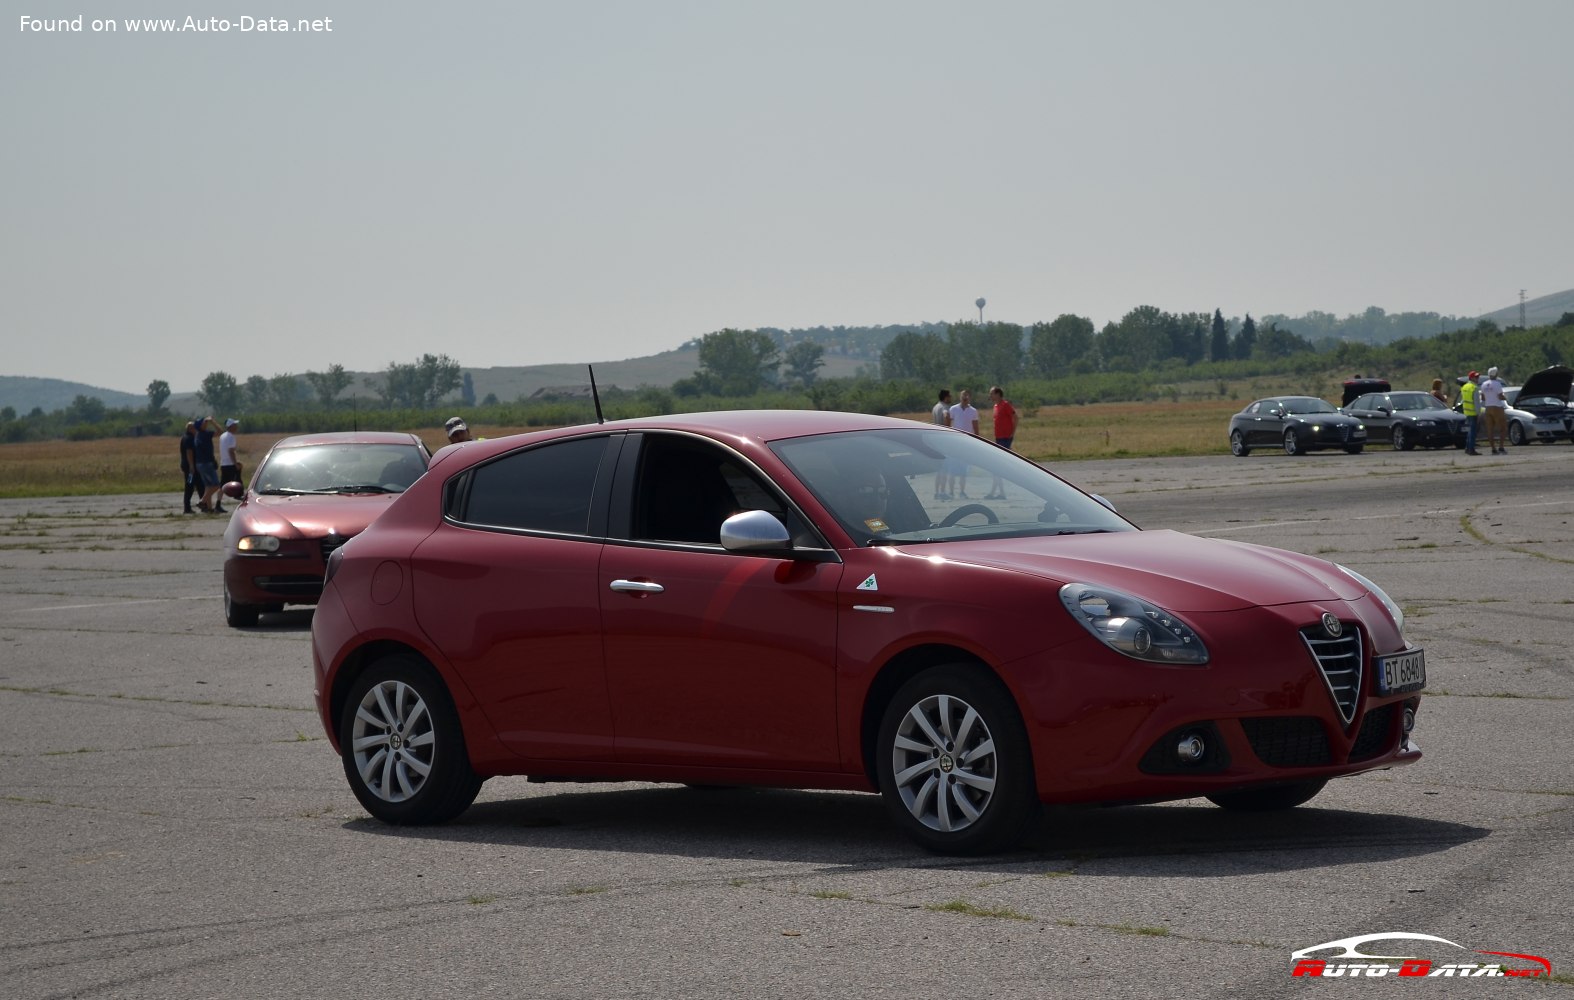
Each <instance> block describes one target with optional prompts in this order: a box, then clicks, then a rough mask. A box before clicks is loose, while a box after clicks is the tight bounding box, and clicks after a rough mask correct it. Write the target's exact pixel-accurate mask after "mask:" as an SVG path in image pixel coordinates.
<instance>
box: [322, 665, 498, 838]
mask: <svg viewBox="0 0 1574 1000" xmlns="http://www.w3.org/2000/svg"><path fill="white" fill-rule="evenodd" d="M339 749H340V754H341V757H342V759H343V762H344V776H345V777H346V778H347V779H349V782H350V789H351V790H352V791H354V792H355V797H356V798H357V799H360V801H361V805H362V806H364V807H365V809H366V811H367V812H369V813H371V814H372V815H373V816H375V817H376V818H378V819H380V820H382V821H383V822H384V823H392V824H394V825H397V826H419V825H425V824H430V823H446V822H447V821H448V820H451V819H453V818H454V817H455V816H458V815H459V814H460V813H462V812H464V811H465V810H466V809H468V808H469V807H470V803H472V802H474V801H475V797H476V794H477V793H479V792H480V791H481V781H482V779H481V778H480V777H479V776H477V775H476V773H475V771H474V770H473V769H472V768H471V767H470V755H469V753H468V752H467V751H466V749H465V737H464V730H463V728H462V727H461V726H460V724H459V713H458V712H457V711H456V710H455V709H454V702H453V699H452V698H451V697H449V694H448V688H447V687H446V686H444V684H443V681H442V678H441V677H439V676H438V674H437V671H435V670H433V669H432V668H431V667H430V666H429V665H427V664H426V663H425V662H423V661H421V660H419V659H417V658H416V657H414V656H410V655H407V654H401V655H395V656H388V657H384V658H383V659H381V660H378V661H376V662H375V663H373V664H372V665H371V666H369V667H367V668H366V670H365V671H364V672H363V673H362V674H361V676H359V677H357V678H356V679H355V683H354V684H353V685H351V687H350V694H349V697H347V698H346V699H345V702H344V709H343V712H342V714H341V717H340V719H339Z"/></svg>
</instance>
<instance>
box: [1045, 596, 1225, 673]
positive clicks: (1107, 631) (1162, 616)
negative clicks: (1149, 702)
mask: <svg viewBox="0 0 1574 1000" xmlns="http://www.w3.org/2000/svg"><path fill="white" fill-rule="evenodd" d="M1060 603H1062V604H1064V605H1065V606H1066V610H1067V611H1069V612H1071V617H1073V618H1075V619H1076V620H1077V621H1079V622H1081V623H1082V627H1083V628H1085V629H1087V630H1088V631H1089V632H1092V633H1093V634H1094V635H1095V636H1097V637H1098V638H1099V640H1100V641H1102V642H1103V643H1104V644H1105V645H1106V646H1108V647H1109V648H1111V649H1113V650H1115V651H1116V652H1117V653H1121V654H1123V655H1125V656H1129V657H1131V658H1132V659H1134V660H1142V661H1144V662H1147V663H1179V664H1190V665H1198V664H1203V663H1207V662H1208V649H1207V647H1205V646H1204V645H1203V644H1202V639H1200V638H1199V637H1198V636H1197V633H1196V632H1195V631H1193V630H1192V627H1191V626H1190V625H1187V624H1186V623H1185V622H1183V621H1181V620H1180V619H1179V618H1177V617H1176V616H1174V615H1172V614H1170V613H1169V612H1168V611H1165V610H1164V609H1163V608H1161V607H1158V606H1157V605H1154V604H1149V603H1148V602H1147V601H1144V600H1142V599H1141V598H1140V597H1133V596H1131V595H1130V594H1127V593H1124V592H1122V591H1119V590H1114V589H1112V588H1110V587H1101V586H1098V585H1097V584H1092V583H1068V584H1066V585H1065V586H1064V587H1061V588H1060Z"/></svg>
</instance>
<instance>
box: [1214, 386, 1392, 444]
mask: <svg viewBox="0 0 1574 1000" xmlns="http://www.w3.org/2000/svg"><path fill="white" fill-rule="evenodd" d="M1275 447H1282V448H1283V449H1284V453H1285V454H1286V455H1302V454H1305V453H1306V452H1309V451H1318V450H1320V449H1323V448H1343V449H1344V450H1345V451H1347V452H1349V453H1350V454H1352V455H1359V454H1360V453H1361V449H1362V448H1364V447H1366V426H1365V425H1364V424H1363V423H1361V421H1359V420H1357V419H1356V418H1355V417H1351V416H1346V415H1345V414H1343V413H1340V412H1339V411H1338V410H1336V409H1334V407H1333V404H1331V403H1329V402H1328V401H1327V400H1325V399H1318V398H1317V397H1316V396H1275V397H1273V398H1271V399H1259V400H1257V401H1255V402H1252V403H1248V404H1246V408H1245V409H1244V410H1242V411H1241V412H1239V413H1237V414H1236V415H1235V416H1233V417H1231V418H1230V453H1231V454H1233V455H1235V456H1236V457H1238V458H1244V457H1245V456H1247V455H1250V454H1251V452H1252V449H1253V448H1275Z"/></svg>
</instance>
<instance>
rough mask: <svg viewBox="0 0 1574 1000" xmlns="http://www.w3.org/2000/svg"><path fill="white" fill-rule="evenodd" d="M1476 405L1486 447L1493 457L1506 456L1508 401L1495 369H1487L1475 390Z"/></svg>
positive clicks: (1494, 367)
mask: <svg viewBox="0 0 1574 1000" xmlns="http://www.w3.org/2000/svg"><path fill="white" fill-rule="evenodd" d="M1476 398H1477V405H1478V406H1479V407H1480V408H1481V417H1482V420H1483V422H1484V423H1485V424H1486V428H1487V445H1488V447H1490V448H1491V449H1492V454H1494V455H1507V454H1508V399H1507V397H1505V396H1504V395H1503V381H1502V379H1500V378H1498V377H1497V367H1496V366H1493V367H1491V368H1488V369H1487V377H1486V378H1484V379H1482V380H1481V386H1480V388H1478V389H1477V390H1476Z"/></svg>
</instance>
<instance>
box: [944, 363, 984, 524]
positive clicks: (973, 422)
mask: <svg viewBox="0 0 1574 1000" xmlns="http://www.w3.org/2000/svg"><path fill="white" fill-rule="evenodd" d="M951 426H952V427H954V428H956V429H957V430H959V431H963V432H965V433H968V434H972V435H974V436H975V437H976V436H977V435H978V411H977V410H975V409H974V408H973V393H972V391H971V390H969V389H963V390H962V401H961V402H960V403H957V404H956V405H955V406H953V407H951ZM951 478H952V479H953V481H954V482H955V485H956V490H955V493H956V495H957V496H959V497H961V498H963V499H964V500H965V499H970V498H969V497H968V495H967V463H966V462H957V463H956V464H955V466H954V469H953V473H952V477H951ZM947 492H951V491H947Z"/></svg>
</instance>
